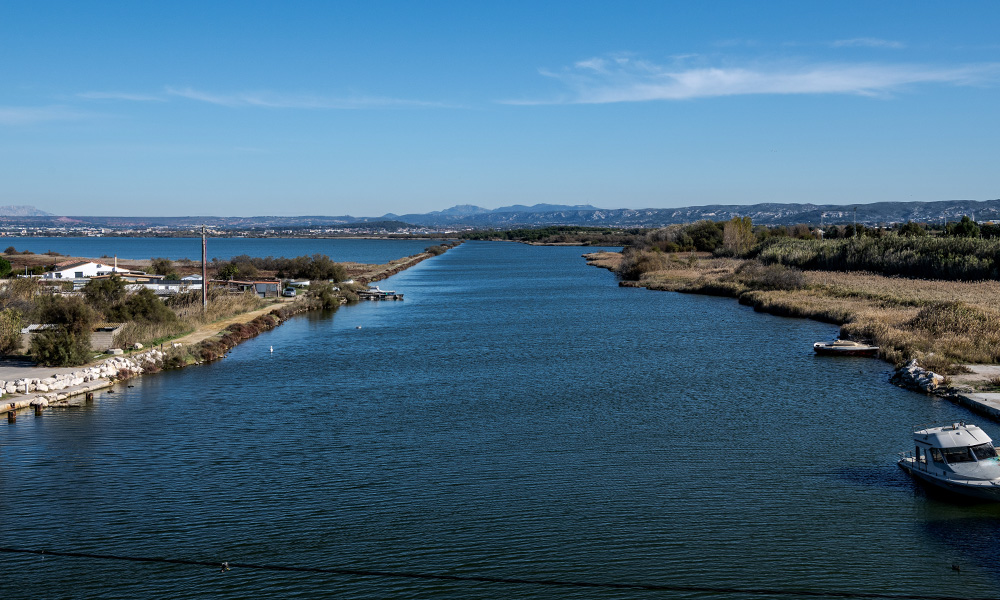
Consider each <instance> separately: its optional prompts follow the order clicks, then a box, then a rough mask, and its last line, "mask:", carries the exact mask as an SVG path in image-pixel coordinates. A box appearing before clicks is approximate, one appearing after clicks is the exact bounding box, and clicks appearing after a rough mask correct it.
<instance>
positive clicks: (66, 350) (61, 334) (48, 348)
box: [29, 325, 91, 367]
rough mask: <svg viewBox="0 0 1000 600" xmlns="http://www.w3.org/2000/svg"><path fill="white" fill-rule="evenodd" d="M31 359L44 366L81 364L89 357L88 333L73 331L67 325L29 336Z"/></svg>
mask: <svg viewBox="0 0 1000 600" xmlns="http://www.w3.org/2000/svg"><path fill="white" fill-rule="evenodd" d="M29 354H30V355H31V358H32V360H34V361H35V362H36V363H38V364H40V365H43V366H46V367H69V366H75V365H82V364H84V363H86V362H87V359H88V358H90V355H91V350H90V335H89V332H87V335H82V334H81V333H80V332H74V331H72V330H71V328H70V327H69V326H65V325H64V326H62V327H59V328H56V329H47V330H45V331H43V332H41V333H39V334H38V335H36V336H34V337H33V338H31V349H30V350H29Z"/></svg>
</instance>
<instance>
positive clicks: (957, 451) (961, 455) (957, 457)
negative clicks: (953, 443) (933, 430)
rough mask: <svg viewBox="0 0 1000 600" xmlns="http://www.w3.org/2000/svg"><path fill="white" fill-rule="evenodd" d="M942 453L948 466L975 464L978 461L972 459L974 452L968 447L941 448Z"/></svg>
mask: <svg viewBox="0 0 1000 600" xmlns="http://www.w3.org/2000/svg"><path fill="white" fill-rule="evenodd" d="M941 452H942V453H944V459H945V460H946V461H947V462H948V464H955V463H963V462H973V461H975V460H976V459H974V458H972V452H971V451H970V448H969V447H968V446H963V447H961V448H941Z"/></svg>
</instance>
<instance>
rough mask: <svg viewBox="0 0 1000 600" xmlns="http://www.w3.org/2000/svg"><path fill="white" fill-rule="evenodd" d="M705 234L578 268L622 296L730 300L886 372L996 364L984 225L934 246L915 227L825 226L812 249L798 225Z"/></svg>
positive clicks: (996, 287)
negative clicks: (849, 348)
mask: <svg viewBox="0 0 1000 600" xmlns="http://www.w3.org/2000/svg"><path fill="white" fill-rule="evenodd" d="M708 223H710V222H702V223H700V224H693V225H687V226H671V227H667V228H662V229H659V230H655V231H650V232H646V233H645V234H644V235H643V236H642V237H641V238H637V239H636V240H634V242H633V244H632V245H630V246H628V247H626V248H625V249H624V250H623V251H622V252H621V253H598V254H592V255H588V259H589V260H590V262H591V263H592V264H596V265H598V266H603V267H606V268H609V269H612V270H613V271H615V272H616V273H617V274H618V276H619V278H620V279H621V284H622V285H624V286H636V287H646V288H649V289H654V290H670V291H678V292H686V293H702V294H713V295H721V296H729V297H733V298H737V299H738V300H739V301H740V302H741V303H742V304H746V305H749V306H752V307H753V308H754V309H755V310H759V311H764V312H769V313H773V314H778V315H785V316H795V317H807V318H812V319H817V320H820V321H825V322H829V323H835V324H838V325H840V326H841V336H842V337H846V338H850V339H856V340H859V341H866V342H870V343H873V344H876V345H878V346H880V347H881V348H882V354H883V357H884V358H885V359H887V360H889V361H890V362H893V363H894V364H896V365H902V364H903V363H905V362H907V361H909V360H910V359H913V358H916V359H918V360H919V361H920V363H921V364H922V365H924V366H925V367H927V368H929V369H931V370H935V371H940V372H944V373H955V372H957V371H959V370H960V369H961V367H960V366H959V365H961V364H964V363H998V362H1000V281H998V279H1000V272H998V267H1000V238H998V237H996V236H993V235H992V233H993V230H992V229H990V227H991V226H989V225H986V226H979V225H978V224H975V223H973V222H972V221H971V220H970V219H963V220H962V221H960V222H958V223H956V224H951V225H950V226H949V227H945V228H941V229H940V230H939V231H937V232H935V234H934V235H931V234H928V231H927V229H926V228H925V227H922V226H919V225H915V224H903V225H901V226H899V227H897V228H895V229H891V230H890V229H880V230H871V229H865V228H861V227H858V228H854V227H852V226H846V227H833V228H827V230H828V231H836V232H837V233H836V234H834V236H833V237H832V239H830V238H824V239H819V236H818V234H817V232H816V230H815V229H814V228H808V227H805V226H802V227H801V228H791V229H786V230H785V231H774V230H772V229H768V228H760V227H753V226H752V224H751V223H750V222H749V219H734V220H733V221H728V222H725V223H715V224H713V225H712V226H710V225H708ZM973 225H975V227H973ZM848 228H850V229H848ZM713 229H714V230H716V231H717V232H718V233H719V234H720V235H718V236H717V235H715V234H713V233H712V230H713ZM917 230H919V232H918V231H917ZM984 231H986V232H987V234H989V237H984V235H983V232H984ZM824 233H826V232H824ZM692 234H695V235H692ZM696 239H698V240H700V244H701V245H700V248H699V246H698V245H696V243H695V240H696ZM706 240H709V241H711V243H709V244H706V243H705V242H706ZM698 250H700V251H698Z"/></svg>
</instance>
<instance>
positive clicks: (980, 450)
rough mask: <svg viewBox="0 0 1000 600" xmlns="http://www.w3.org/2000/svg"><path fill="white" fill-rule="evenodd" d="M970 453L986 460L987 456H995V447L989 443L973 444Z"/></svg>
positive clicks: (978, 458)
mask: <svg viewBox="0 0 1000 600" xmlns="http://www.w3.org/2000/svg"><path fill="white" fill-rule="evenodd" d="M972 453H973V454H975V455H976V459H977V460H986V459H987V458H996V457H997V449H996V448H994V447H993V444H990V443H986V444H979V445H978V446H973V447H972Z"/></svg>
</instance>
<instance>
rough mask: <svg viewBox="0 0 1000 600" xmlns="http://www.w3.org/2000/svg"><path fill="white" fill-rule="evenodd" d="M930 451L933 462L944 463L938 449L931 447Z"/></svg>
mask: <svg viewBox="0 0 1000 600" xmlns="http://www.w3.org/2000/svg"><path fill="white" fill-rule="evenodd" d="M930 451H931V458H932V459H934V462H936V463H941V464H944V457H943V456H941V451H940V450H938V449H937V448H931V449H930Z"/></svg>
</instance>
